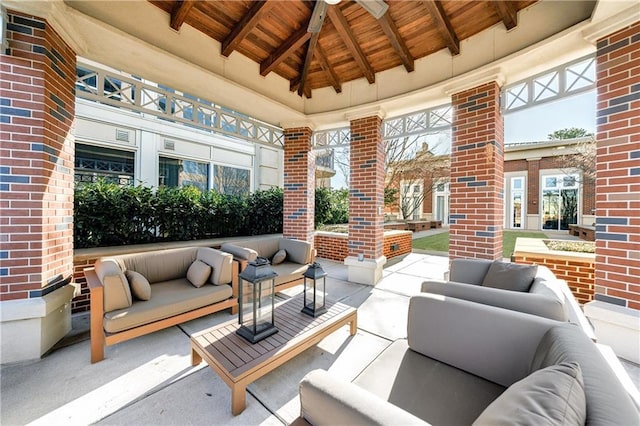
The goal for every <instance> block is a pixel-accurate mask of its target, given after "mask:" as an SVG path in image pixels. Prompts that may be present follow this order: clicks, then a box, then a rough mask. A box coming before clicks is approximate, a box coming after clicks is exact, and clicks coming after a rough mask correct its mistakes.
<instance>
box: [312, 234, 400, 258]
mask: <svg viewBox="0 0 640 426" xmlns="http://www.w3.org/2000/svg"><path fill="white" fill-rule="evenodd" d="M348 240H349V237H348V235H347V234H339V233H331V234H330V233H318V234H316V236H315V249H316V252H317V256H318V257H320V258H323V259H330V260H335V261H337V262H342V261H343V260H344V259H345V258H346V257H347V256H348V250H347V242H348ZM383 240H384V243H383V246H384V255H385V256H386V258H387V259H391V258H394V257H397V256H402V255H405V254H408V253H411V232H410V231H404V232H389V233H386V232H385V234H384V237H383ZM393 244H397V245H398V249H397V250H391V246H392V245H393Z"/></svg>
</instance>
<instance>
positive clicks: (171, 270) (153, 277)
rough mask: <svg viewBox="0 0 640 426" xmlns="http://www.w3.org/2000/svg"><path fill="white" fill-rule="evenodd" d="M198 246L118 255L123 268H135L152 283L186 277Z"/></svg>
mask: <svg viewBox="0 0 640 426" xmlns="http://www.w3.org/2000/svg"><path fill="white" fill-rule="evenodd" d="M197 250H198V249H197V248H196V247H187V248H179V249H171V250H158V251H150V252H144V253H134V254H128V255H124V256H118V258H117V259H118V262H119V263H120V264H121V266H122V268H123V270H130V269H132V270H134V271H136V272H139V273H141V274H142V275H144V276H145V278H146V279H147V280H149V282H150V283H151V284H154V283H158V282H164V281H170V280H175V279H178V278H184V277H186V276H187V271H188V270H189V266H191V264H192V263H193V261H194V260H196V253H197Z"/></svg>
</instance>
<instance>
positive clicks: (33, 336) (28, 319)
mask: <svg viewBox="0 0 640 426" xmlns="http://www.w3.org/2000/svg"><path fill="white" fill-rule="evenodd" d="M75 293H76V285H74V284H68V285H66V286H64V287H61V288H59V289H57V290H55V291H52V292H51V293H49V294H47V295H45V296H43V297H37V298H33V299H20V300H6V301H2V302H0V364H8V363H12V362H18V361H27V360H32V359H38V358H40V357H41V356H42V354H44V353H45V352H46V351H48V350H49V349H51V347H52V346H53V345H55V344H56V343H57V342H58V341H59V340H60V339H62V338H63V337H64V336H65V335H66V334H67V333H68V332H69V331H71V299H73V297H74V295H75Z"/></svg>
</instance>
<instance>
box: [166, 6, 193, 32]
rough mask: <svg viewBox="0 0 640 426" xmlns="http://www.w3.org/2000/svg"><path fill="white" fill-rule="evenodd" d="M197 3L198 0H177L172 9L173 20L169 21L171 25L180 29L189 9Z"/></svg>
mask: <svg viewBox="0 0 640 426" xmlns="http://www.w3.org/2000/svg"><path fill="white" fill-rule="evenodd" d="M195 4H196V0H179V1H177V2H176V4H175V5H174V6H173V9H172V10H171V21H170V22H169V26H170V27H171V28H173V29H174V30H176V31H179V30H180V27H181V26H182V24H183V23H184V20H185V19H186V18H187V15H188V14H189V11H190V10H191V8H192V7H193V6H195Z"/></svg>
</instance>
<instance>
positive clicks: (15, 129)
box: [0, 11, 76, 300]
mask: <svg viewBox="0 0 640 426" xmlns="http://www.w3.org/2000/svg"><path fill="white" fill-rule="evenodd" d="M7 30H8V31H7V39H8V43H9V47H8V49H7V50H6V52H2V54H1V55H0V56H1V65H0V87H1V88H2V93H1V94H0V112H1V114H0V123H1V124H2V127H1V130H0V140H2V147H1V148H0V158H1V159H2V162H1V164H2V166H1V167H0V206H1V211H2V213H1V219H0V224H1V225H2V231H1V234H0V241H1V242H2V249H1V251H0V258H1V259H2V267H0V300H11V299H25V298H34V297H40V296H43V295H45V294H47V293H49V292H51V291H53V290H55V289H56V288H58V287H59V285H61V283H57V284H56V283H55V282H54V281H53V280H54V279H55V277H56V276H58V275H61V276H62V277H65V278H66V277H70V276H72V274H73V167H74V166H73V161H74V141H73V136H72V125H73V119H74V112H75V89H74V85H75V70H76V58H75V53H74V52H73V50H71V48H70V47H69V46H68V45H67V44H66V43H65V42H64V41H63V40H62V38H60V36H58V34H56V32H55V31H54V30H53V29H52V27H51V26H50V25H49V24H48V23H47V22H46V21H44V20H41V19H39V18H33V17H30V16H25V15H22V14H20V13H15V12H12V11H8V22H7Z"/></svg>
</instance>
